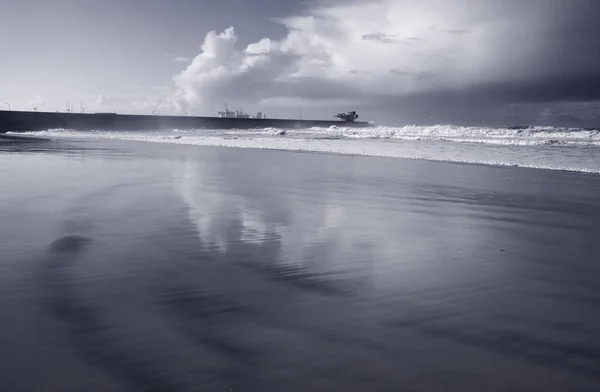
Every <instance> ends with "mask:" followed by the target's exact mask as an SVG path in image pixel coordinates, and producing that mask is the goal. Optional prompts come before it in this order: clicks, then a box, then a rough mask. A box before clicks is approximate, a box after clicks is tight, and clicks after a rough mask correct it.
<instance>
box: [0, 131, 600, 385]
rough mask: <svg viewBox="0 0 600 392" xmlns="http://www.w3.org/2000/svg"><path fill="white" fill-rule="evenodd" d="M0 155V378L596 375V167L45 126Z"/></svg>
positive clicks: (239, 380)
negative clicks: (109, 135) (269, 146)
mask: <svg viewBox="0 0 600 392" xmlns="http://www.w3.org/2000/svg"><path fill="white" fill-rule="evenodd" d="M177 140H179V139H177ZM545 151H546V150H545ZM546 155H548V154H546ZM592 155H594V158H593V159H596V158H595V154H590V156H592ZM548 156H549V155H548ZM590 162H592V163H591V164H590V165H592V164H593V162H595V161H594V160H590ZM0 166H1V167H2V173H1V174H0V311H1V312H2V315H3V327H2V333H1V334H0V380H1V382H0V390H3V391H4V390H6V391H57V392H58V391H61V392H66V391H90V392H91V391H102V392H105V391H197V390H202V391H334V390H336V391H428V392H429V391H468V390H473V391H595V390H597V388H598V385H599V384H600V331H599V330H598V323H599V322H600V288H599V286H598V281H599V279H600V264H598V260H599V259H600V242H599V241H598V238H599V235H600V175H598V174H596V173H584V172H576V171H560V170H546V169H544V170H542V169H537V168H525V167H512V166H510V165H504V166H496V165H481V164H467V163H456V162H454V163H452V162H434V161H428V160H422V159H403V158H399V157H389V156H388V157H376V156H356V155H339V154H330V153H314V152H308V151H304V152H290V151H274V150H260V149H255V148H234V147H223V146H199V145H185V144H176V143H149V142H145V141H138V140H117V139H97V138H93V137H89V138H87V137H86V138H61V137H44V136H43V135H38V136H37V138H32V139H29V138H26V137H25V136H3V137H2V138H0ZM575 166H576V165H575V164H574V166H573V167H575ZM569 167H570V166H569ZM582 167H583V166H582ZM587 167H588V166H585V167H584V168H587Z"/></svg>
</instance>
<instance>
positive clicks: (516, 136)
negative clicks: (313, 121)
mask: <svg viewBox="0 0 600 392" xmlns="http://www.w3.org/2000/svg"><path fill="white" fill-rule="evenodd" d="M58 133H61V134H68V135H73V134H77V135H78V136H85V135H98V134H105V133H106V132H105V131H87V132H78V131H71V130H65V129H55V130H48V131H41V132H31V133H30V134H37V135H44V134H58ZM118 133H123V132H118ZM127 133H129V132H127ZM135 133H139V132H135ZM147 133H148V134H149V135H152V137H157V134H162V135H163V136H164V137H171V135H172V134H177V135H179V136H181V137H183V136H188V135H189V136H204V137H222V138H253V137H260V138H269V137H277V138H282V137H283V138H289V139H306V140H345V139H347V140H356V139H358V140H360V139H366V140H391V141H394V140H398V141H402V140H410V141H437V142H452V143H477V144H492V145H507V146H513V145H514V146H536V145H540V146H584V147H599V146H600V130H598V129H582V128H557V127H506V128H485V127H461V126H453V125H435V126H416V125H410V126H404V127H371V128H351V127H339V126H332V127H329V128H306V129H278V128H263V129H251V130H247V129H195V130H179V129H172V130H163V131H148V132H147Z"/></svg>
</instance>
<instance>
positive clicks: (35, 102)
mask: <svg viewBox="0 0 600 392" xmlns="http://www.w3.org/2000/svg"><path fill="white" fill-rule="evenodd" d="M27 106H28V108H29V109H35V110H38V109H43V108H45V107H46V106H48V104H47V103H46V101H45V100H44V99H43V98H42V97H41V96H39V95H36V96H35V97H33V99H32V100H31V101H29V103H28V104H27Z"/></svg>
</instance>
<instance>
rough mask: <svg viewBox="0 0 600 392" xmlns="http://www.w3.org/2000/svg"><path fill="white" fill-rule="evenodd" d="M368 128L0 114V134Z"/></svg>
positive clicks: (232, 120)
mask: <svg viewBox="0 0 600 392" xmlns="http://www.w3.org/2000/svg"><path fill="white" fill-rule="evenodd" d="M332 125H337V126H344V127H358V128H361V127H367V126H369V124H368V123H366V122H344V121H335V120H332V121H322V120H296V119H271V118H268V119H255V118H247V119H244V118H221V117H191V116H189V117H188V116H149V115H129V114H114V113H52V112H24V111H7V110H5V111H0V133H6V132H9V131H13V132H27V131H40V130H45V129H55V128H65V129H75V130H82V131H85V130H115V131H128V130H130V131H139V130H159V129H201V128H206V129H249V128H268V127H272V128H284V129H289V128H310V127H330V126H332Z"/></svg>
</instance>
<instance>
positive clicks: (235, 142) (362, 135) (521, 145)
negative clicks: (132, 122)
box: [28, 126, 600, 173]
mask: <svg viewBox="0 0 600 392" xmlns="http://www.w3.org/2000/svg"><path fill="white" fill-rule="evenodd" d="M28 134H29V135H37V136H45V137H64V138H78V139H81V138H100V139H119V140H130V141H143V142H154V143H169V144H181V145H197V146H219V147H237V148H256V149H268V150H280V151H302V152H313V153H328V154H344V155H363V156H381V157H394V158H408V159H421V160H433V161H445V162H457V163H475V164H487V165H500V166H519V167H528V168H538V169H551V170H566V171H577V172H588V173H600V158H599V155H598V154H597V153H596V150H597V147H598V146H600V132H599V131H598V130H593V129H592V130H589V129H567V128H551V127H528V128H519V129H510V128H502V129H500V128H495V129H494V128H469V127H456V126H434V127H417V126H407V127H401V128H398V127H396V128H391V127H389V128H386V127H377V128H369V129H353V128H344V127H331V128H308V129H295V130H283V129H276V128H268V129H254V130H231V129H229V130H223V129H221V130H219V129H213V130H204V129H202V130H180V129H172V130H161V131H145V132H140V131H129V132H123V131H119V132H116V131H91V132H80V131H74V130H68V129H53V130H47V131H41V132H30V133H28ZM557 148H558V149H557ZM559 149H560V150H559Z"/></svg>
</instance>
